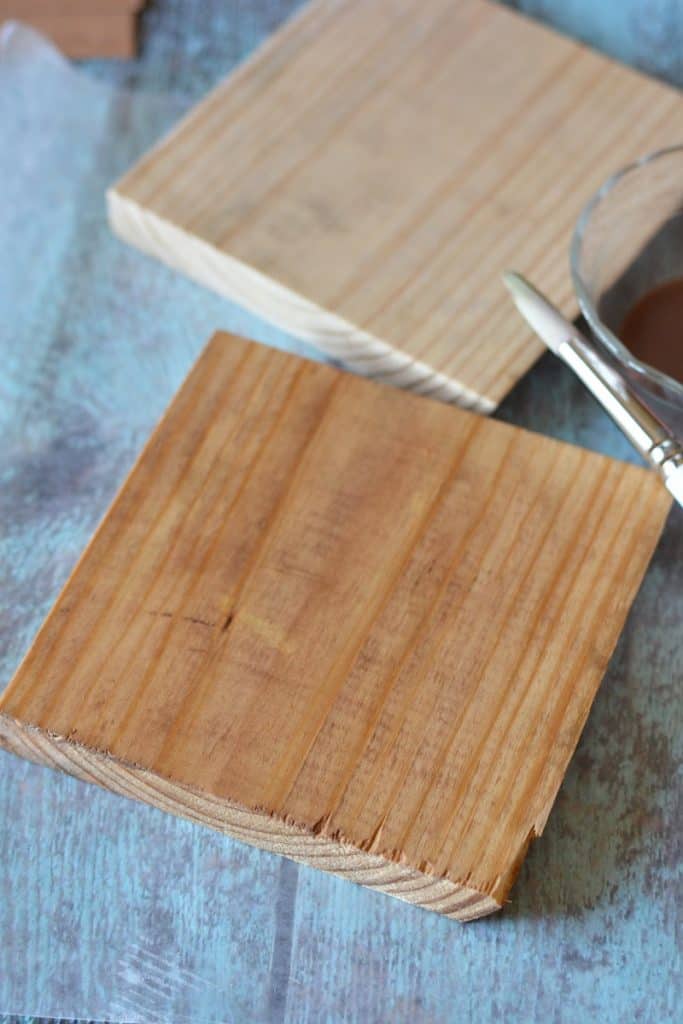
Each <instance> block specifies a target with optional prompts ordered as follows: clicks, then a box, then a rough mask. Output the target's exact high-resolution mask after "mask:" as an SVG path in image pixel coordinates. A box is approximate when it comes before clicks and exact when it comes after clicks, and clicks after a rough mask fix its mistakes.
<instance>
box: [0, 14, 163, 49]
mask: <svg viewBox="0 0 683 1024" xmlns="http://www.w3.org/2000/svg"><path fill="white" fill-rule="evenodd" d="M144 2H145V0H0V22H2V21H5V20H14V19H16V20H17V21H21V22H24V23H25V24H27V25H31V27H32V28H34V29H36V31H37V32H40V33H42V34H43V35H45V36H47V37H48V38H49V39H51V40H52V42H53V43H54V44H55V46H57V47H58V49H59V50H61V52H62V53H64V54H65V55H66V56H67V57H74V58H77V59H79V58H87V57H118V58H128V57H134V56H135V53H136V50H137V19H138V13H139V11H140V10H141V9H142V7H144Z"/></svg>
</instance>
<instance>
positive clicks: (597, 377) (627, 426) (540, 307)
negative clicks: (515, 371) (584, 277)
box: [503, 271, 683, 506]
mask: <svg viewBox="0 0 683 1024" xmlns="http://www.w3.org/2000/svg"><path fill="white" fill-rule="evenodd" d="M503 281H504V282H505V285H506V287H507V288H508V289H509V291H510V293H511V294H512V298H513V299H514V301H515V305H516V306H517V309H518V310H519V311H520V313H521V314H522V316H523V317H524V319H525V320H526V322H527V323H528V324H529V326H530V327H532V328H533V330H534V331H535V332H536V334H537V335H538V336H539V338H540V339H541V341H543V342H545V344H546V345H547V346H548V348H549V349H550V350H551V352H554V353H555V355H556V356H559V357H560V359H562V360H563V361H564V362H565V363H566V364H567V366H569V367H570V368H571V369H572V370H573V371H574V373H575V374H576V375H577V377H580V379H581V380H582V381H583V383H584V384H585V385H586V387H587V388H588V390H589V391H590V392H591V393H592V394H593V396H594V397H595V398H596V399H597V400H598V402H600V404H601V405H602V407H603V409H604V410H605V411H606V412H607V413H609V415H610V416H611V417H612V419H613V420H614V422H615V423H616V424H617V426H618V427H620V428H621V430H622V431H623V433H624V434H625V435H626V437H627V438H628V439H629V441H630V442H631V444H632V445H633V446H634V448H636V449H637V451H639V452H640V454H641V455H642V456H643V457H644V458H645V459H646V460H647V462H649V463H650V465H651V466H653V467H654V468H655V469H656V470H657V472H658V473H659V475H660V476H661V478H662V480H663V481H664V483H665V484H666V486H667V488H668V489H669V491H670V492H671V494H673V496H674V498H675V499H676V501H677V502H678V504H679V505H681V506H683V445H681V443H680V442H679V441H677V440H676V438H675V437H672V435H671V433H670V431H669V430H668V429H667V428H666V426H665V425H664V424H663V423H662V422H661V420H659V419H658V418H657V417H656V416H655V415H654V413H652V412H651V411H650V409H648V407H647V406H646V405H645V404H644V403H643V402H642V401H641V400H640V398H639V397H638V396H637V395H636V394H635V392H633V391H632V390H631V388H630V387H629V384H628V382H627V381H626V380H625V379H624V377H622V376H621V374H620V373H618V372H617V370H615V369H614V368H613V367H612V366H611V365H610V364H609V363H607V362H606V361H605V359H603V357H602V356H601V355H600V353H599V352H598V350H597V349H596V348H595V347H594V346H593V345H592V344H591V343H590V342H589V341H588V339H587V338H585V337H584V335H583V334H581V333H580V331H578V330H577V329H576V327H574V325H573V324H571V323H569V321H568V320H565V318H564V317H563V316H562V314H561V313H560V311H559V310H558V309H556V308H555V307H554V306H553V305H552V303H550V302H549V301H548V299H546V298H545V296H544V295H541V293H540V292H539V291H537V289H536V288H534V287H533V285H531V284H529V282H528V281H526V280H525V279H524V278H523V277H522V276H521V275H520V274H515V273H512V272H510V271H508V272H507V273H505V274H503Z"/></svg>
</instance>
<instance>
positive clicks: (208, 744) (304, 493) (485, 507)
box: [0, 335, 669, 920]
mask: <svg viewBox="0 0 683 1024" xmlns="http://www.w3.org/2000/svg"><path fill="white" fill-rule="evenodd" d="M668 508H669V499H668V497H667V495H666V492H665V491H664V489H663V488H662V487H661V486H660V484H659V481H658V480H657V479H656V477H655V476H654V474H651V473H648V472H646V471H643V470H640V469H637V468H634V467H630V466H627V465H625V464H622V463H618V462H615V461H612V460H609V459H606V458H604V457H602V456H598V455H593V454H590V453H588V452H586V451H583V450H581V449H579V448H574V447H571V446H567V445H563V444H560V443H558V442H555V441H550V440H548V439H545V438H543V437H540V436H536V435H533V434H529V433H526V432H524V431H521V430H518V429H517V428H513V427H510V426H507V425H505V424H501V423H494V422H491V421H489V420H486V419H482V418H480V417H477V416H473V415H472V414H469V413H466V412H462V411H459V410H455V409H451V408H449V407H447V406H444V405H442V404H440V403H436V402H432V401H427V400H424V399H420V398H418V397H416V396H410V395H405V394H402V393H401V392H399V391H397V390H394V389H391V388H385V387H380V386H378V385H376V384H372V383H370V382H367V381H363V380H361V379H360V378H357V377H353V376H350V375H346V374H343V373H340V372H339V371H336V370H333V369H331V368H329V367H325V366H321V365H319V364H316V363H309V362H306V361H303V360H300V359H297V358H295V357H292V356H289V355H284V354H282V353H279V352H276V351H273V350H270V349H266V348H262V347H260V346H257V345H254V344H251V343H247V342H243V341H240V340H238V339H235V338H232V337H230V336H227V335H216V336H215V337H214V339H213V340H212V342H211V343H210V344H209V345H208V347H207V349H206V350H205V352H204V354H203V356H202V357H201V358H200V360H199V361H198V363H197V364H196V365H195V368H194V370H193V371H192V373H191V375H190V377H189V378H188V380H187V382H186V384H185V385H184V387H183V388H182V389H181V391H180V393H179V395H178V396H177V398H176V399H175V400H174V402H173V404H172V406H171V408H170V410H169V412H168V413H167V415H166V417H165V418H164V420H163V421H162V423H161V425H160V427H159V428H158V429H157V431H156V432H155V434H154V435H153V437H152V439H151V441H150V442H149V444H148V446H147V448H146V449H145V451H144V453H143V455H142V456H141V458H140V460H139V462H138V463H137V465H136V467H135V469H134V470H133V472H132V474H131V475H130V477H129V479H128V481H127V483H126V485H125V487H124V488H123V490H122V492H121V493H120V495H119V497H118V498H117V500H116V501H115V503H114V505H113V506H112V508H111V509H110V511H109V513H108V515H107V516H106V517H105V520H104V522H103V524H102V525H101V527H100V529H99V530H98V532H97V534H96V535H95V537H94V539H93V541H92V542H91V544H90V546H89V548H88V549H87V551H86V553H85V555H84V556H83V558H82V559H81V562H80V563H79V565H78V567H77V568H76V570H75V572H74V574H73V575H72V577H71V579H70V581H69V583H68V584H67V586H66V588H65V589H64V591H63V592H62V595H61V597H60V598H59V600H58V602H57V603H56V605H55V607H54V609H53V611H52V612H51V614H50V616H49V617H48V619H47V620H46V622H45V624H44V626H43V628H42V629H41V631H40V633H39V635H38V637H37V639H36V641H35V643H34V645H33V647H32V649H31V651H30V652H29V654H28V656H27V658H26V659H25V661H24V662H23V664H22V666H21V667H20V669H19V671H18V673H17V675H16V676H15V678H14V680H13V681H12V683H11V684H10V686H9V687H8V689H7V691H6V692H5V694H4V695H3V696H2V698H1V699H0V719H1V721H2V727H1V729H0V742H2V743H3V744H4V745H5V746H7V747H8V748H9V749H11V750H14V751H15V752H17V753H20V754H24V755H26V756H29V757H31V758H33V759H36V760H39V761H44V762H47V763H52V764H55V765H57V766H59V767H62V768H64V769H65V770H67V771H70V772H72V773H73V774H75V775H78V776H80V777H84V778H89V779H91V780H93V781H96V782H99V783H101V784H102V785H105V786H107V787H108V788H111V789H113V790H115V791H117V792H122V793H125V794H127V795H129V796H134V797H137V798H139V799H141V800H146V801H147V802H150V803H153V804H156V805H158V806H161V807H163V808H166V809H169V810H172V811H175V812H177V813H178V814H182V815H185V816H186V817H189V818H191V819H193V820H198V821H202V822H204V823H206V824H208V825H211V826H212V827H215V828H219V829H221V830H224V831H226V832H228V833H229V834H231V835H234V836H236V837H238V838H241V839H244V840H246V841H248V842H251V843H254V844H255V845H258V846H261V847H264V848H266V849H270V850H275V851H277V852H279V853H283V854H286V855H287V856H290V857H292V858H294V859H299V860H302V861H305V862H306V863H309V864H313V865H315V866H318V867H322V868H324V869H326V870H330V871H333V872H335V873H337V874H342V875H344V876H346V877H349V878H351V879H353V880H355V881H358V882H360V883H362V884H364V885H369V886H373V887H375V888H378V889H381V890H383V891H386V892H390V893H391V894H393V895H396V896H399V897H401V898H403V899H406V900H409V901H410V902H414V903H417V904H419V905H421V906H426V907H429V908H430V909H433V910H436V911H439V912H440V913H443V914H446V915H448V916H450V917H454V918H457V919H460V920H467V919H470V918H474V917H478V916H481V915H482V914H485V913H489V912H491V911H493V910H495V909H497V908H498V906H500V904H501V903H502V901H503V900H504V899H505V897H506V895H507V893H508V891H509V889H510V886H511V884H512V882H513V880H514V877H515V875H516V873H517V870H518V868H519V866H520V863H521V860H522V858H523V856H524V854H525V852H526V849H527V847H528V844H529V842H530V840H531V839H532V838H534V837H535V836H537V835H538V834H540V832H541V831H542V829H543V826H544V824H545V821H546V818H547V816H548V813H549V811H550V808H551V805H552V802H553V800H554V797H555V794H556V792H557V789H558V787H559V785H560V782H561V780H562V777H563V774H564V771H565V768H566V765H567V763H568V761H569V758H570V756H571V754H572V751H573V750H574V747H575V745H576V743H577V740H578V737H579V734H580V731H581V728H582V726H583V723H584V721H585V718H586V716H587V714H588V710H589V708H590V705H591V702H592V700H593V697H594V695H595V692H596V690H597V687H598V684H599V681H600V678H601V676H602V674H603V672H604V669H605V667H606V665H607V662H608V659H609V656H610V654H611V652H612V649H613V647H614V644H615V642H616V639H617V637H618V634H619V631H620V629H621V626H622V624H623V621H624V618H625V616H626V613H627V610H628V607H629V605H630V603H631V601H632V599H633V597H634V595H635V592H636V589H637V587H638V585H639V583H640V580H641V577H642V575H643V572H644V570H645V568H646V566H647V563H648V560H649V558H650V555H651V552H652V550H653V548H654V545H655V543H656V540H657V537H658V536H659V533H660V530H661V527H662V525H663V522H664V518H665V515H666V512H667V510H668Z"/></svg>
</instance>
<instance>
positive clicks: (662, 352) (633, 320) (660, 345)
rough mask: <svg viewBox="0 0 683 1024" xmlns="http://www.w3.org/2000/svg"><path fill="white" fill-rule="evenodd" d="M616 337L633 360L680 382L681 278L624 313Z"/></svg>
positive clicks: (682, 348)
mask: <svg viewBox="0 0 683 1024" xmlns="http://www.w3.org/2000/svg"><path fill="white" fill-rule="evenodd" d="M619 337H620V339H621V341H623V343H624V345H625V346H626V348H628V349H629V350H630V351H631V352H632V353H633V355H634V356H635V357H636V359H640V360H641V361H642V362H643V363H647V364H648V366H653V367H654V368H655V369H656V370H660V371H661V372H662V373H666V374H668V375H669V376H670V377H673V378H674V380H677V381H681V382H683V278H677V279H676V280H674V281H667V282H666V283H665V284H661V285H658V286H657V287H656V288H653V289H652V290H651V291H649V292H646V293H645V295H643V296H642V297H641V298H640V299H639V300H638V302H636V304H635V306H633V307H632V308H631V309H630V310H629V312H628V313H627V314H626V317H625V319H624V322H623V324H622V325H621V330H620V332H619Z"/></svg>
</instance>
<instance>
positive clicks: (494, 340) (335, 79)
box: [109, 0, 683, 411]
mask: <svg viewBox="0 0 683 1024" xmlns="http://www.w3.org/2000/svg"><path fill="white" fill-rule="evenodd" d="M682 132H683V104H682V103H681V99H680V97H679V95H678V94H677V93H676V92H675V91H673V90H671V89H669V88H667V87H666V86H663V85H662V84H660V83H656V82H654V81H650V80H648V79H646V78H644V77H642V76H640V75H638V74H636V73H634V72H632V71H629V70H627V69H625V68H623V67H620V66H618V65H616V64H614V63H611V62H610V61H608V60H606V59H605V58H604V57H601V56H598V55H597V54H595V53H592V52H590V51H588V50H586V49H585V48H582V47H580V46H578V45H577V44H575V43H572V42H570V41H568V40H566V39H563V38H561V37H560V36H558V35H555V34H554V33H552V32H549V31H548V30H546V29H543V28H541V27H539V26H537V25H535V24H533V23H532V22H530V21H528V20H527V19H525V18H523V17H520V16H519V15H516V14H513V13H510V12H509V11H507V10H505V9H503V8H502V7H500V6H499V5H497V4H493V3H484V2H482V0H460V2H459V3H457V4H454V3H451V2H450V0H428V2H426V3H425V2H423V0H380V2H377V3H372V4H367V3H361V2H358V0H343V2H337V0H320V2H317V3H314V4H313V5H311V6H309V7H307V8H305V9H304V10H303V12H301V13H300V14H299V15H298V16H297V17H296V18H294V19H293V20H292V21H291V22H290V23H289V24H288V25H286V26H285V28H284V29H282V30H281V31H280V33H279V34H278V35H277V36H275V37H274V38H273V39H271V40H270V41H269V42H268V43H267V44H266V45H265V46H264V47H263V48H262V49H261V50H260V51H258V53H257V54H256V56H255V57H253V58H252V59H250V60H249V61H248V62H247V63H246V64H245V65H243V66H242V67H241V68H240V69H239V70H238V71H237V72H236V73H234V74H233V75H231V76H230V77H229V78H228V79H227V80H226V81H225V82H224V83H223V84H222V85H220V86H219V87H218V88H217V89H216V90H215V91H214V92H213V93H211V95H210V96H209V97H208V98H207V99H206V100H205V101H204V102H203V103H201V104H200V105H199V106H198V107H197V108H196V109H195V110H194V112H192V113H190V115H189V116H188V117H187V118H186V120H184V121H183V122H182V123H181V124H180V126H179V127H178V128H177V129H176V130H175V131H174V132H172V133H171V135H170V136H169V137H168V138H166V139H165V140H164V141H162V142H161V143H160V144H159V145H158V146H157V147H156V148H155V149H153V150H152V151H151V152H150V153H149V154H148V155H147V156H146V157H144V158H143V159H142V160H141V161H140V163H138V164H137V165H136V166H135V167H134V168H133V169H132V170H131V171H129V172H128V173H127V174H126V175H125V176H124V177H123V179H122V180H121V181H119V182H118V184H117V185H116V186H114V188H113V189H112V190H111V191H110V193H109V217H110V222H111V224H112V226H113V228H114V230H115V231H116V232H117V233H118V234H120V235H121V236H122V237H123V238H125V239H127V240H128V241H130V242H132V243H133V244H135V245H138V246H140V247H141V248H142V249H144V250H146V251H147V252H150V253H152V254H154V255H156V256H158V257H159V258H160V259H163V260H165V261H166V262H168V263H170V264H171V265H173V266H175V267H177V268H179V269H181V270H183V271H185V272H186V273H188V274H189V275H190V276H192V277H193V278H195V279H196V280H198V281H200V282H202V283H204V284H206V285H208V286H210V287H212V288H214V289H215V290H217V291H219V292H221V293H222V294H224V295H227V296H228V297H230V298H233V299H236V300H238V301H240V302H242V303H244V304H245V305H247V306H248V307H250V308H251V309H252V310H254V311H256V312H257V313H259V314H260V315H262V316H264V317H265V318H266V319H269V320H271V321H273V322H276V323H277V324H278V325H280V326H281V327H284V328H285V329H286V330H288V331H291V332H292V333H294V334H298V335H300V336H302V337H305V338H306V339H307V340H310V341H313V342H314V343H315V344H316V345H318V346H319V347H320V348H321V349H323V350H324V351H325V352H326V353H328V354H331V355H333V356H335V357H337V358H339V359H342V360H343V361H345V363H346V364H347V365H349V366H351V367H352V368H353V369H355V370H357V371H358V372H361V373H365V374H367V375H370V376H376V377H382V378H387V379H389V380H391V382H392V383H394V384H400V385H404V386H407V387H410V388H414V389H416V390H418V391H421V392H423V393H427V394H431V395H434V396H436V397H439V398H442V399H446V400H452V401H458V402H459V403H460V404H463V405H465V406H470V407H473V408H477V409H479V410H481V411H490V410H491V409H492V408H493V407H494V406H495V405H496V404H497V403H498V401H499V400H500V399H501V397H502V396H503V395H505V394H506V393H507V392H508V391H509V390H510V388H511V387H512V385H513V384H514V383H515V382H516V381H517V380H518V379H519V377H520V376H521V375H522V374H523V373H524V371H525V370H526V369H527V368H528V367H529V366H530V365H531V363H532V362H533V361H534V360H535V359H536V358H537V356H538V354H539V352H540V347H539V345H538V343H537V342H536V341H534V340H531V339H530V336H529V333H528V331H527V329H526V328H525V327H524V325H523V324H521V323H520V322H519V321H518V320H515V318H513V317H509V316H508V300H507V297H506V296H505V295H504V293H503V291H502V289H501V287H500V281H499V276H500V273H501V271H502V270H504V269H505V268H506V267H507V266H508V265H511V264H514V266H515V267H517V268H518V269H520V270H522V271H524V272H526V273H528V274H529V276H530V277H531V278H532V279H533V280H534V281H537V282H538V284H539V286H540V287H542V288H543V289H545V290H546V291H547V292H548V293H549V294H551V295H552V296H553V297H554V298H556V299H557V300H558V301H559V303H560V304H561V305H562V307H563V308H564V310H565V312H567V313H568V314H570V315H571V314H573V313H574V312H575V306H574V300H573V298H572V291H571V284H570V280H569V274H568V265H567V264H568V255H567V252H568V244H569V239H570V235H571V231H572V227H573V224H574V222H575V221H576V218H577V216H578V213H579V211H580V209H581V207H582V205H583V203H584V202H585V201H586V200H587V199H588V197H589V196H590V195H591V193H592V192H593V191H594V189H595V188H597V187H598V185H599V184H600V182H601V181H602V180H603V179H604V178H605V177H606V176H607V175H608V174H609V173H611V172H612V171H613V170H615V169H616V168H618V167H619V166H620V165H621V164H623V163H624V162H626V161H628V160H630V159H632V158H634V157H636V156H637V155H640V154H641V153H642V152H644V151H646V150H649V149H652V148H654V147H657V146H660V145H665V144H668V143H670V142H671V139H672V138H674V139H675V138H678V137H680V135H681V134H682Z"/></svg>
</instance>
